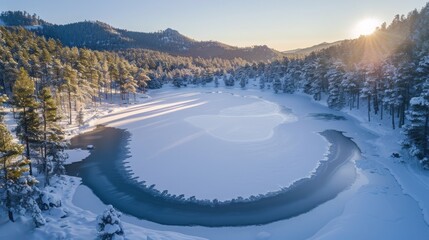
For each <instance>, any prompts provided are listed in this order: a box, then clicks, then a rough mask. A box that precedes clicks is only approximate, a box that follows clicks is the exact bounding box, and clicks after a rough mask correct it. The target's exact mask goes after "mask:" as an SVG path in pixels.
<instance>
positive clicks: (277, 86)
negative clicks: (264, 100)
mask: <svg viewBox="0 0 429 240" xmlns="http://www.w3.org/2000/svg"><path fill="white" fill-rule="evenodd" d="M280 89H282V82H281V81H280V77H279V76H276V77H275V79H274V82H273V90H274V93H275V94H277V93H279V91H280Z"/></svg>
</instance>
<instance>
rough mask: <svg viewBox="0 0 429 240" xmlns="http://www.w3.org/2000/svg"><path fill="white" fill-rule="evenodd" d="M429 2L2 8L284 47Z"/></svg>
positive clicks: (77, 3) (237, 0)
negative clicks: (167, 29)
mask: <svg viewBox="0 0 429 240" xmlns="http://www.w3.org/2000/svg"><path fill="white" fill-rule="evenodd" d="M426 1H429V0H359V1H356V0H353V1H352V0H121V1H119V0H116V1H114V0H73V1H71V0H70V1H57V0H38V1H34V0H0V11H7V10H21V11H27V12H29V13H30V14H33V13H36V14H37V15H39V16H40V17H41V18H42V19H44V20H46V21H48V22H51V23H56V24H65V23H73V22H78V21H83V20H99V21H102V22H106V23H108V24H110V25H112V26H114V27H117V28H121V29H127V30H132V31H141V32H156V31H159V30H163V29H166V28H173V29H175V30H178V31H179V32H180V33H182V34H184V35H186V36H188V37H190V38H193V39H195V40H199V41H207V40H214V41H220V42H223V43H226V44H229V45H232V46H239V47H248V46H253V45H267V46H269V47H271V48H274V49H277V50H280V51H283V50H290V49H296V48H304V47H310V46H313V45H316V44H319V43H322V42H334V41H337V40H343V39H350V38H355V37H358V36H357V35H359V34H358V33H356V25H358V24H359V22H361V21H363V20H365V19H368V18H371V19H376V20H377V21H378V22H380V23H382V22H387V23H390V22H391V20H392V19H393V17H394V16H395V15H396V14H405V15H406V14H407V13H408V12H410V11H412V10H414V9H418V10H420V9H421V8H422V7H423V6H424V5H425V4H426Z"/></svg>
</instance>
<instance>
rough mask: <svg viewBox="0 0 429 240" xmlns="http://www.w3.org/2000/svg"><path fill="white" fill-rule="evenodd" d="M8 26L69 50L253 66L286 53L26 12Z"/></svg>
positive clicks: (9, 18)
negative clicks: (135, 52)
mask: <svg viewBox="0 0 429 240" xmlns="http://www.w3.org/2000/svg"><path fill="white" fill-rule="evenodd" d="M0 20H2V21H3V22H4V23H5V24H6V25H8V26H23V27H27V28H28V26H38V27H32V28H29V29H31V30H33V31H35V32H36V33H37V34H38V35H41V36H45V37H46V38H53V39H58V40H59V41H61V43H62V44H64V45H66V46H69V47H86V48H89V49H93V50H124V49H130V48H141V49H150V50H156V51H160V52H165V53H169V54H173V55H179V56H189V57H203V58H223V59H234V58H242V59H244V60H247V61H250V62H259V61H265V62H266V61H270V60H273V59H276V58H280V57H282V53H280V52H278V51H276V50H274V49H270V48H268V47H267V46H254V47H248V48H238V47H233V46H229V45H226V44H223V43H220V42H216V41H196V40H193V39H191V38H189V37H186V36H184V35H182V34H180V33H179V32H178V31H176V30H173V29H170V28H168V29H166V30H163V31H159V32H154V33H144V32H133V31H127V30H123V29H118V28H114V27H112V26H110V25H108V24H106V23H103V22H99V21H84V22H77V23H71V24H66V25H56V24H50V23H47V22H46V21H43V20H41V19H40V18H39V17H37V16H36V15H29V14H28V13H25V12H20V11H18V12H11V11H9V12H3V13H2V14H1V15H0Z"/></svg>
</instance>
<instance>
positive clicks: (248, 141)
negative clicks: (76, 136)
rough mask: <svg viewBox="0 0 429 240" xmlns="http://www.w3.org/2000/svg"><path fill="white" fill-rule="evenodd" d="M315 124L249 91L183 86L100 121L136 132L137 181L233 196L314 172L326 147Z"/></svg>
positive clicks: (200, 195)
mask: <svg viewBox="0 0 429 240" xmlns="http://www.w3.org/2000/svg"><path fill="white" fill-rule="evenodd" d="M301 118H302V117H301ZM315 122H320V121H319V120H315V119H313V118H308V117H303V118H302V119H300V117H298V116H297V115H295V114H294V111H293V110H291V108H290V106H287V105H280V104H278V103H276V102H273V101H268V100H266V99H264V98H262V97H261V96H258V95H255V94H253V93H252V92H241V93H239V94H237V93H232V92H202V91H192V89H190V90H189V89H186V90H174V91H162V92H160V93H158V94H156V95H155V97H154V98H152V99H151V101H149V102H147V103H145V104H142V105H139V106H135V107H131V108H129V109H128V110H127V111H124V112H120V113H116V114H113V115H111V116H108V117H106V118H104V119H103V120H102V121H101V122H100V124H105V125H108V126H112V127H118V128H122V129H127V130H128V131H129V132H130V133H131V139H130V143H129V150H130V158H129V159H127V162H128V163H127V166H129V167H130V169H131V170H132V172H133V174H134V176H135V177H138V178H139V180H144V181H146V183H147V184H148V185H152V184H155V188H156V189H158V190H160V191H163V190H168V192H169V193H171V194H176V195H180V194H184V195H185V197H191V196H195V197H196V198H197V199H218V200H228V199H233V198H236V197H249V196H251V195H258V194H261V193H267V192H270V191H278V190H280V189H281V188H284V187H287V186H289V185H290V184H292V183H293V182H294V181H296V180H298V179H300V178H302V177H305V176H309V175H310V174H311V173H312V172H313V171H314V170H315V169H316V167H317V166H318V164H319V161H320V160H322V159H323V158H324V154H326V153H327V150H328V143H327V142H326V140H325V139H324V138H323V137H322V136H320V135H319V134H318V132H314V131H312V129H311V128H308V127H306V125H311V124H314V123H315ZM323 130H324V129H323ZM308 147H311V149H309V148H308Z"/></svg>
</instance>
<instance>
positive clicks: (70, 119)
mask: <svg viewBox="0 0 429 240" xmlns="http://www.w3.org/2000/svg"><path fill="white" fill-rule="evenodd" d="M68 95H69V124H72V101H71V91H70V89H69V90H68Z"/></svg>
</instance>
